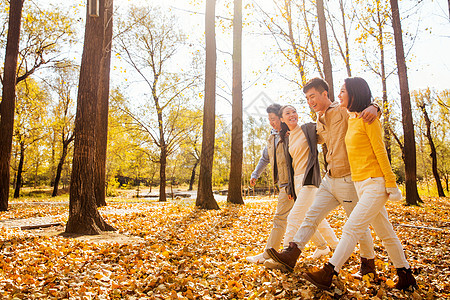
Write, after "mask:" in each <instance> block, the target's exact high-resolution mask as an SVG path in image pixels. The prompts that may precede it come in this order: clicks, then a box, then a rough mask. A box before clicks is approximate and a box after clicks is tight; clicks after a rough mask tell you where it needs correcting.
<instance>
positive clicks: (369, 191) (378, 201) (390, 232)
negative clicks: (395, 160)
mask: <svg viewBox="0 0 450 300" xmlns="http://www.w3.org/2000/svg"><path fill="white" fill-rule="evenodd" d="M355 187H356V191H357V193H358V197H359V201H358V204H356V207H355V208H354V209H353V211H352V213H351V214H350V217H349V218H348V220H347V222H346V223H345V225H344V228H343V230H342V237H341V240H340V241H339V244H338V246H337V248H336V251H335V252H334V254H333V257H332V258H331V259H330V263H331V264H332V265H334V269H335V270H336V271H339V270H340V269H341V267H342V265H343V264H344V263H345V262H346V261H347V259H348V258H349V257H350V255H351V254H352V252H353V250H354V248H355V246H356V242H357V241H358V239H359V238H360V237H361V236H362V235H363V234H364V232H365V231H366V230H367V229H368V228H369V224H370V225H372V227H373V229H374V230H375V233H376V234H377V235H378V236H379V237H380V239H381V240H382V241H383V245H384V247H386V250H387V252H388V254H389V257H390V258H391V260H392V263H393V264H394V266H395V267H396V268H407V269H408V268H409V264H408V262H407V261H406V257H405V253H404V251H403V248H402V244H401V243H400V240H399V239H398V237H397V235H396V234H395V231H394V229H393V228H392V224H391V223H390V222H389V219H388V214H387V211H386V208H385V207H384V204H385V203H386V201H387V200H388V194H387V193H386V188H385V180H384V178H383V177H376V178H368V179H366V180H364V181H358V182H355Z"/></svg>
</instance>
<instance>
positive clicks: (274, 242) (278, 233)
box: [246, 187, 294, 264]
mask: <svg viewBox="0 0 450 300" xmlns="http://www.w3.org/2000/svg"><path fill="white" fill-rule="evenodd" d="M293 205H294V200H289V197H288V195H287V193H286V189H285V188H284V187H283V188H280V193H279V194H278V203H277V208H276V210H275V215H274V217H273V227H272V231H271V232H270V235H269V239H268V240H267V244H266V247H265V249H268V248H276V249H279V248H280V245H281V242H282V240H283V236H284V233H285V231H286V226H287V218H288V215H289V212H290V210H291V208H292V206H293ZM246 259H247V261H248V262H251V263H257V264H262V263H264V261H265V260H266V259H269V255H268V254H267V253H266V251H265V250H264V252H262V253H260V254H257V255H254V256H248V257H247V258H246Z"/></svg>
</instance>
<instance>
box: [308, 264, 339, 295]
mask: <svg viewBox="0 0 450 300" xmlns="http://www.w3.org/2000/svg"><path fill="white" fill-rule="evenodd" d="M334 275H337V272H336V271H335V270H334V266H333V265H332V264H330V263H326V264H325V266H323V268H322V269H320V270H319V271H316V272H305V273H303V278H305V279H306V280H308V281H309V282H311V283H312V284H314V285H315V286H317V287H318V288H321V289H323V290H329V289H330V287H331V282H332V280H333V276H334Z"/></svg>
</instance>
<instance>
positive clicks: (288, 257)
mask: <svg viewBox="0 0 450 300" xmlns="http://www.w3.org/2000/svg"><path fill="white" fill-rule="evenodd" d="M266 252H267V254H269V256H270V258H272V259H273V260H274V261H276V262H278V263H280V264H282V265H283V266H285V267H286V269H287V270H288V271H289V272H292V271H294V267H295V264H296V263H297V259H298V257H299V256H300V254H301V253H302V251H300V249H298V247H297V244H296V243H294V242H290V243H289V247H287V248H284V249H283V250H281V252H277V250H275V249H273V248H270V249H267V250H266Z"/></svg>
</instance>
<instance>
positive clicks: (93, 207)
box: [66, 0, 115, 234]
mask: <svg viewBox="0 0 450 300" xmlns="http://www.w3.org/2000/svg"><path fill="white" fill-rule="evenodd" d="M105 1H106V0H100V16H99V17H90V16H89V15H88V13H87V11H86V29H85V35H84V46H83V56H82V59H81V69H80V79H79V85H78V86H79V88H78V98H77V114H76V118H75V143H74V151H73V163H72V177H71V182H70V204H69V220H68V221H67V225H66V233H77V234H99V233H100V232H101V231H111V230H115V229H114V228H113V227H112V226H110V225H108V224H107V223H106V222H105V221H104V220H103V218H102V216H101V215H100V213H99V212H98V209H97V204H96V201H95V176H94V172H95V155H96V154H95V153H96V147H95V140H96V137H95V131H96V130H95V126H96V125H97V122H96V120H97V113H98V112H97V107H98V101H99V99H98V95H99V93H98V87H99V84H100V82H99V77H101V75H100V76H99V74H100V69H101V67H100V64H101V59H102V56H103V53H102V52H103V37H104V12H105Z"/></svg>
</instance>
